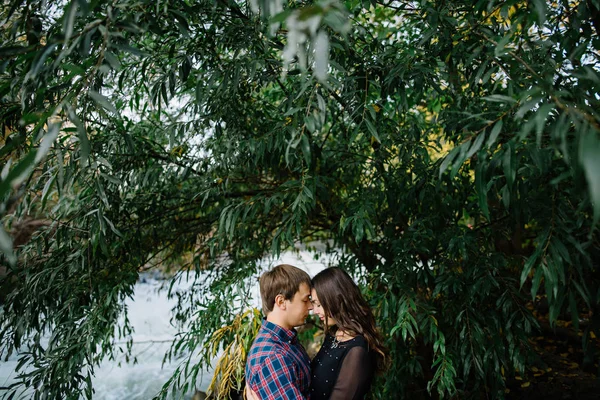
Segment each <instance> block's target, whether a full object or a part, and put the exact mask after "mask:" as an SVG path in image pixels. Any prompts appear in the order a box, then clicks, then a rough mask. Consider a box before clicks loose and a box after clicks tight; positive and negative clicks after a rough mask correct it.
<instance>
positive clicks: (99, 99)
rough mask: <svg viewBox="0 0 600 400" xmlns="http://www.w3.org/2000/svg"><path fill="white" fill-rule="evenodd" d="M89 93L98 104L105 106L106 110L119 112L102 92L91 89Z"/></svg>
mask: <svg viewBox="0 0 600 400" xmlns="http://www.w3.org/2000/svg"><path fill="white" fill-rule="evenodd" d="M88 95H89V96H90V97H91V98H92V100H94V101H95V102H96V103H97V104H98V105H100V106H101V107H103V108H105V109H106V110H108V111H110V112H112V113H115V114H118V111H117V109H116V108H115V106H113V105H112V104H111V103H110V101H109V100H108V98H107V97H106V96H103V95H101V94H100V93H98V92H96V91H94V90H90V91H89V92H88Z"/></svg>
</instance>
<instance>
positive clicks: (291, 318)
mask: <svg viewBox="0 0 600 400" xmlns="http://www.w3.org/2000/svg"><path fill="white" fill-rule="evenodd" d="M285 302H286V303H287V306H286V311H287V313H286V314H287V318H286V319H287V321H288V324H289V325H290V327H291V328H293V327H294V326H299V325H302V324H304V323H305V322H306V317H308V312H309V311H310V310H312V308H313V306H312V303H311V302H310V287H309V286H308V285H307V284H306V283H303V284H301V285H300V288H299V289H298V291H297V292H296V294H294V297H293V298H292V299H291V300H285Z"/></svg>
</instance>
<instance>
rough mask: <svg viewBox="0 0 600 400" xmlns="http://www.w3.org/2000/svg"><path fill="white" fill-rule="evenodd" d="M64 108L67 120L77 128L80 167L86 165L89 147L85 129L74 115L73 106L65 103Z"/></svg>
mask: <svg viewBox="0 0 600 400" xmlns="http://www.w3.org/2000/svg"><path fill="white" fill-rule="evenodd" d="M65 107H66V108H67V115H68V116H69V119H70V120H71V122H73V124H74V125H75V127H76V128H77V135H78V137H79V150H80V152H81V154H80V157H81V165H87V163H88V159H89V156H90V150H91V147H90V141H89V140H88V137H87V133H86V132H85V127H84V126H83V123H82V122H81V120H80V119H79V117H78V116H77V114H76V113H75V110H74V109H73V106H72V105H71V104H69V103H66V104H65Z"/></svg>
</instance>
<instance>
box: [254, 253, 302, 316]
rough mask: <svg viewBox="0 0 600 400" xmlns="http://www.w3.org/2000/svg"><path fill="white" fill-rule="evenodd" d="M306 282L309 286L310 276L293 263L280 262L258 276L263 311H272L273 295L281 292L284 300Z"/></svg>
mask: <svg viewBox="0 0 600 400" xmlns="http://www.w3.org/2000/svg"><path fill="white" fill-rule="evenodd" d="M303 283H306V285H307V286H308V287H310V276H308V274H307V273H306V272H305V271H303V270H301V269H300V268H296V267H294V266H293V265H289V264H280V265H278V266H276V267H274V268H273V269H272V270H270V271H267V272H265V273H264V274H262V275H261V277H260V297H261V298H262V305H263V313H264V314H265V315H267V314H268V313H270V312H271V311H273V306H274V305H275V297H277V295H279V294H281V295H283V298H284V299H286V300H291V299H292V298H294V295H295V294H296V292H297V291H298V290H299V289H300V285H301V284H303Z"/></svg>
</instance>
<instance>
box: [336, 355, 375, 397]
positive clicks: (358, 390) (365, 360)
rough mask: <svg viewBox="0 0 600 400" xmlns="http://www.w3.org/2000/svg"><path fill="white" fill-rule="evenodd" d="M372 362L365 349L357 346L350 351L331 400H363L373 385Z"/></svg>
mask: <svg viewBox="0 0 600 400" xmlns="http://www.w3.org/2000/svg"><path fill="white" fill-rule="evenodd" d="M370 361H371V360H370V359H369V353H368V351H367V350H366V349H365V348H363V347H359V346H356V347H353V348H351V349H350V350H348V353H347V354H346V357H344V361H343V362H342V367H341V368H340V373H339V375H338V379H337V381H335V385H334V386H333V391H332V392H331V397H329V400H359V399H363V398H364V396H365V395H366V393H367V391H368V390H369V386H370V383H371V375H372V369H373V368H372V364H371V362H370Z"/></svg>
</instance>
